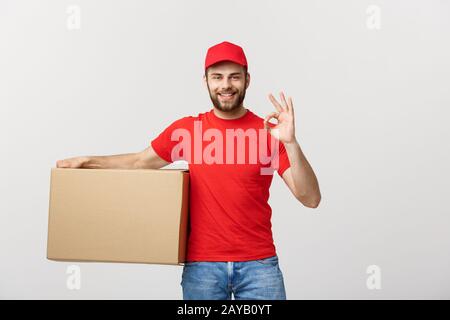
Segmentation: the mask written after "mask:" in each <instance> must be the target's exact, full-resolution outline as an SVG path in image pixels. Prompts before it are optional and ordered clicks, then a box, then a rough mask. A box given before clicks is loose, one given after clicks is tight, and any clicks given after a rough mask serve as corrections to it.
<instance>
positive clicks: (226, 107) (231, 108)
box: [216, 104, 239, 112]
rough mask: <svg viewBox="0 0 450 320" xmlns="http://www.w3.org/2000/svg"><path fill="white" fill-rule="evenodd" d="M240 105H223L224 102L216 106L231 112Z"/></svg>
mask: <svg viewBox="0 0 450 320" xmlns="http://www.w3.org/2000/svg"><path fill="white" fill-rule="evenodd" d="M238 107H239V106H235V105H222V104H219V105H216V108H217V109H219V110H220V111H223V112H231V111H234V110H236V109H237V108H238Z"/></svg>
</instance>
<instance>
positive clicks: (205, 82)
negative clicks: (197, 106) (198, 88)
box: [203, 75, 208, 87]
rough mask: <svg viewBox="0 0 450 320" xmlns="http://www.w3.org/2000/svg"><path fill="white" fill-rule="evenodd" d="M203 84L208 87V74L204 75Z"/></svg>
mask: <svg viewBox="0 0 450 320" xmlns="http://www.w3.org/2000/svg"><path fill="white" fill-rule="evenodd" d="M203 84H204V85H205V87H208V85H207V80H206V75H203Z"/></svg>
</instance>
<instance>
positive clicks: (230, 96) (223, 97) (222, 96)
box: [218, 92, 236, 101]
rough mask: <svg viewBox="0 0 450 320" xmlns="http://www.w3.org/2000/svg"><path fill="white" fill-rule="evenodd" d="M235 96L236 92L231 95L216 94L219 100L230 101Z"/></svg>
mask: <svg viewBox="0 0 450 320" xmlns="http://www.w3.org/2000/svg"><path fill="white" fill-rule="evenodd" d="M235 95H236V92H233V93H218V96H219V97H220V99H221V100H225V101H227V100H231V99H233V97H234V96H235Z"/></svg>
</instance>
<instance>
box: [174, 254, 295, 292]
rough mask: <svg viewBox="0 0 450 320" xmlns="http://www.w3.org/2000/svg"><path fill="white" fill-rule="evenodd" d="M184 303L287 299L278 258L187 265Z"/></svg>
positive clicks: (184, 275)
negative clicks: (195, 301) (187, 301)
mask: <svg viewBox="0 0 450 320" xmlns="http://www.w3.org/2000/svg"><path fill="white" fill-rule="evenodd" d="M181 286H182V288H183V299H184V300H231V299H232V298H231V295H232V294H233V297H234V299H235V300H286V292H285V288H284V281H283V274H282V272H281V270H280V267H279V265H278V256H276V255H275V256H273V257H269V258H265V259H259V260H251V261H242V262H186V263H185V265H184V267H183V275H182V280H181Z"/></svg>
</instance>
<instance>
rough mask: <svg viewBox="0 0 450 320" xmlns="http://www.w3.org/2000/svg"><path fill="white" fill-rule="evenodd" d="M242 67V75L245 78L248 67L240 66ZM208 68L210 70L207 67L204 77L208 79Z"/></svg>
mask: <svg viewBox="0 0 450 320" xmlns="http://www.w3.org/2000/svg"><path fill="white" fill-rule="evenodd" d="M242 67H243V68H244V75H245V77H247V73H248V67H247V66H242ZM209 68H211V67H208V68H207V69H206V70H205V77H206V78H208V70H209Z"/></svg>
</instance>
